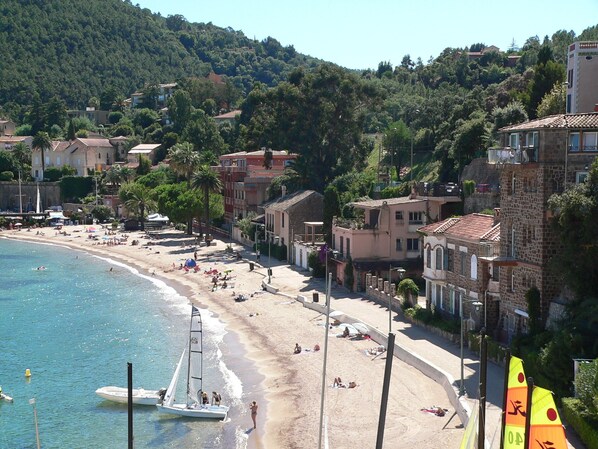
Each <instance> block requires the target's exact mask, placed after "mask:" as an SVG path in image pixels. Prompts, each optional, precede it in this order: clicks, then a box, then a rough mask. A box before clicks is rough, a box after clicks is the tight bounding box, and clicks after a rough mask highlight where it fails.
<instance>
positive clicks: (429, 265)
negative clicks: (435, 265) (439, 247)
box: [426, 246, 432, 268]
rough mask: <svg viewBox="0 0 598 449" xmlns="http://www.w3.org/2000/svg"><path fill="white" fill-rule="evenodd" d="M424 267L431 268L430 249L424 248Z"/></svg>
mask: <svg viewBox="0 0 598 449" xmlns="http://www.w3.org/2000/svg"><path fill="white" fill-rule="evenodd" d="M426 267H428V268H432V248H430V246H428V247H427V248H426Z"/></svg>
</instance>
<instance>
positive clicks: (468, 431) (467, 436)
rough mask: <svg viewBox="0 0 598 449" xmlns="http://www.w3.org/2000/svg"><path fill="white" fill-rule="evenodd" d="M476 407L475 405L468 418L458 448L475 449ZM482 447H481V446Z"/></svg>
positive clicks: (476, 436) (476, 435)
mask: <svg viewBox="0 0 598 449" xmlns="http://www.w3.org/2000/svg"><path fill="white" fill-rule="evenodd" d="M478 418H479V416H478V407H476V408H475V409H474V411H473V413H472V414H471V417H470V418H469V422H468V423H467V427H466V428H465V433H464V434H463V439H462V440H461V447H460V449H475V448H476V446H477V442H478V421H479V420H478ZM482 449H483V448H482Z"/></svg>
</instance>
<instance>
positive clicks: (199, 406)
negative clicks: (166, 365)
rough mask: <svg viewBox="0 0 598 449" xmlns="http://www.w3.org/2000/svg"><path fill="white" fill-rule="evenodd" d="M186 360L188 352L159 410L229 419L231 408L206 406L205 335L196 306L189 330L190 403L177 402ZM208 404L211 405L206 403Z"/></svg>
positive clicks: (188, 371)
mask: <svg viewBox="0 0 598 449" xmlns="http://www.w3.org/2000/svg"><path fill="white" fill-rule="evenodd" d="M184 358H185V350H183V354H182V355H181V358H180V360H179V363H178V364H177V367H176V370H175V371H174V375H173V376H172V380H171V381H170V385H168V389H167V390H166V394H165V395H164V400H163V401H162V402H161V403H158V404H157V405H156V406H157V407H158V409H159V410H160V411H161V412H164V413H169V414H172V415H179V416H187V417H191V418H211V419H225V418H226V415H227V414H228V407H227V406H224V405H219V404H214V405H210V404H209V403H204V400H202V393H204V391H203V335H202V322H201V314H200V313H199V309H197V308H196V307H195V306H192V309H191V325H190V329H189V353H188V357H187V400H186V402H179V403H176V402H175V400H176V399H175V397H174V396H175V393H176V387H177V383H178V380H179V373H180V371H181V366H182V365H183V361H184ZM205 402H207V401H205Z"/></svg>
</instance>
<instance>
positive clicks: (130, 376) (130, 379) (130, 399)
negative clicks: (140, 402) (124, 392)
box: [127, 362, 133, 449]
mask: <svg viewBox="0 0 598 449" xmlns="http://www.w3.org/2000/svg"><path fill="white" fill-rule="evenodd" d="M127 386H128V412H129V413H128V415H129V449H133V364H132V363H131V362H127Z"/></svg>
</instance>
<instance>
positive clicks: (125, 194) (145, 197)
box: [118, 182, 157, 231]
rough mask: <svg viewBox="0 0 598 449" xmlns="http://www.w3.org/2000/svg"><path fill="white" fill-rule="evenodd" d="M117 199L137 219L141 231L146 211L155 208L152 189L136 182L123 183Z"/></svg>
mask: <svg viewBox="0 0 598 449" xmlns="http://www.w3.org/2000/svg"><path fill="white" fill-rule="evenodd" d="M118 197H119V198H120V200H121V201H122V202H123V204H124V205H125V207H126V208H127V209H128V210H129V211H131V212H132V213H133V214H135V216H136V217H138V218H139V220H140V221H141V230H142V231H143V230H144V229H145V225H144V223H145V217H146V216H147V212H148V210H153V209H155V208H156V206H157V203H156V200H155V199H154V193H153V191H152V189H149V188H147V187H146V186H144V185H143V184H139V183H136V182H132V183H125V184H123V185H122V186H121V187H120V189H119V191H118Z"/></svg>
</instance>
